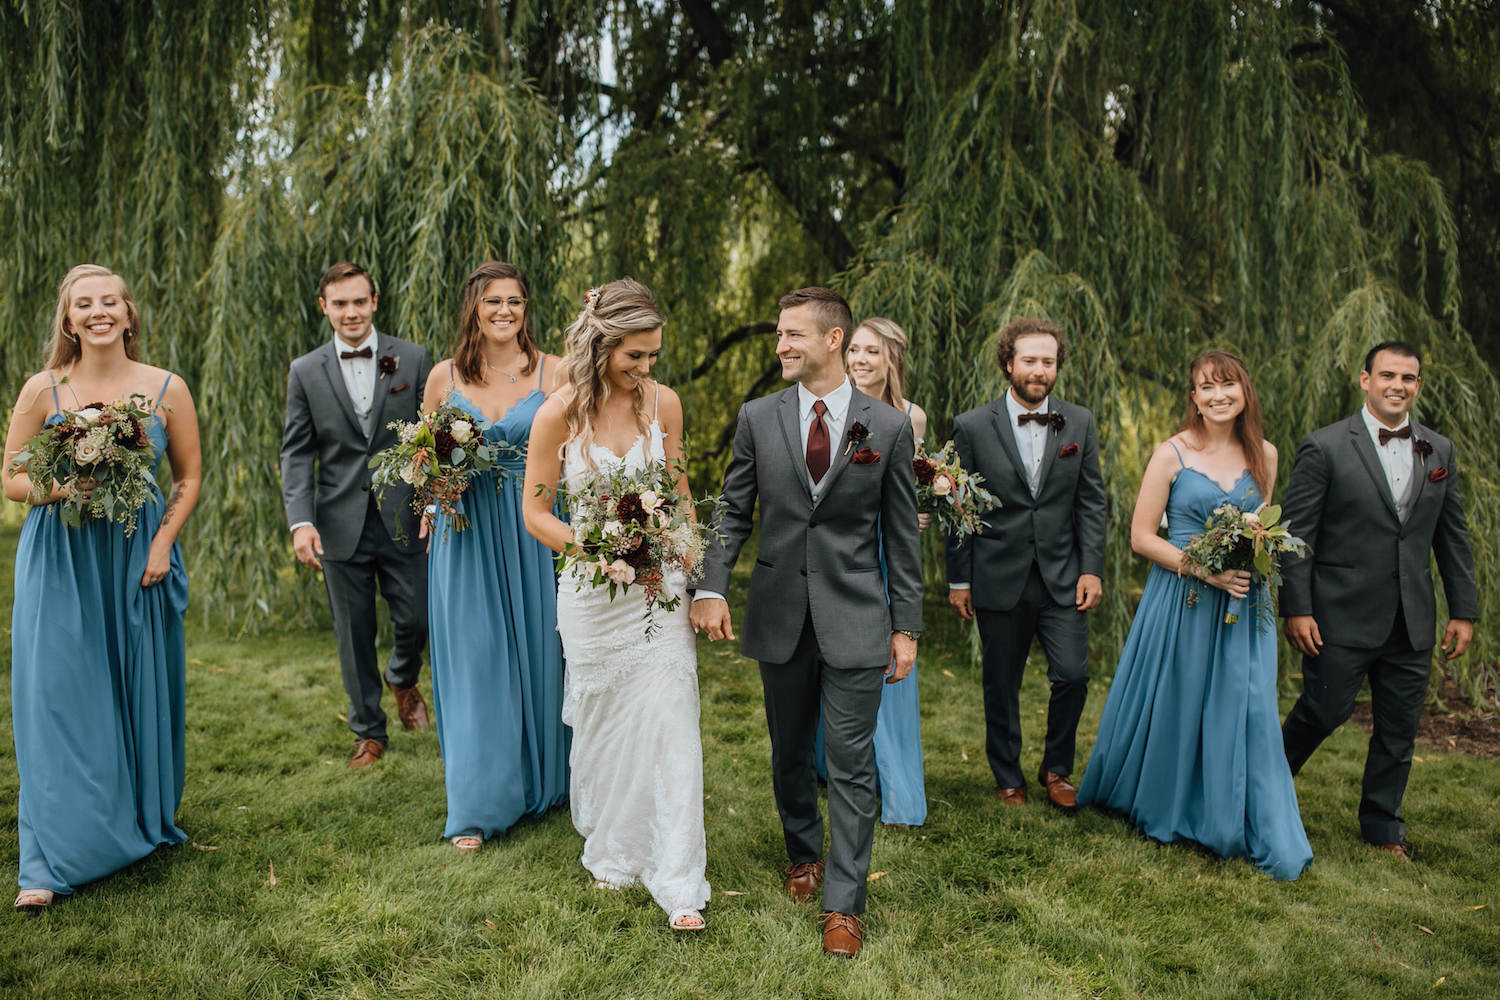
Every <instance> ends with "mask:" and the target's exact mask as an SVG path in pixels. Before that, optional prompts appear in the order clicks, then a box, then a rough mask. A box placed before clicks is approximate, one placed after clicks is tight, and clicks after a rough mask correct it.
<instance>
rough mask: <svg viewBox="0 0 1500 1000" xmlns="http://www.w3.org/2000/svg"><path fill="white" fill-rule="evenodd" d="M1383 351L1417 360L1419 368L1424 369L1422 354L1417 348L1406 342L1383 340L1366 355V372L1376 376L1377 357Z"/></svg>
mask: <svg viewBox="0 0 1500 1000" xmlns="http://www.w3.org/2000/svg"><path fill="white" fill-rule="evenodd" d="M1381 351H1390V352H1391V353H1392V354H1395V355H1399V356H1400V357H1403V358H1416V359H1417V367H1418V368H1421V367H1422V352H1421V351H1419V350H1417V349H1416V347H1415V346H1413V345H1411V344H1408V343H1407V342H1406V341H1404V340H1383V341H1381V342H1380V343H1378V344H1376V345H1375V346H1374V347H1372V348H1370V353H1369V354H1366V355H1365V367H1364V371H1367V372H1370V373H1371V374H1374V372H1375V355H1377V354H1379V353H1380V352H1381Z"/></svg>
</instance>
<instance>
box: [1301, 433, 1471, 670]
mask: <svg viewBox="0 0 1500 1000" xmlns="http://www.w3.org/2000/svg"><path fill="white" fill-rule="evenodd" d="M1411 428H1412V435H1413V438H1414V441H1415V440H1421V441H1426V442H1427V443H1428V444H1430V445H1431V446H1432V454H1430V455H1428V456H1426V457H1425V458H1423V457H1422V456H1421V455H1420V454H1417V450H1416V448H1415V447H1414V448H1413V454H1412V481H1411V494H1410V502H1409V504H1408V507H1407V517H1406V521H1405V523H1403V522H1402V521H1401V520H1400V518H1398V517H1397V515H1396V501H1395V499H1394V498H1393V497H1392V496H1391V490H1390V486H1389V485H1388V484H1387V483H1386V478H1385V470H1384V469H1382V468H1381V465H1380V458H1379V456H1378V455H1377V454H1376V453H1375V444H1374V442H1373V441H1371V440H1370V432H1369V430H1368V429H1367V428H1366V427H1365V423H1364V420H1363V419H1361V417H1360V415H1359V414H1358V413H1356V414H1354V416H1352V417H1350V418H1349V419H1347V420H1341V421H1339V422H1338V423H1336V424H1330V425H1328V426H1327V427H1323V428H1320V429H1319V430H1315V431H1313V432H1312V433H1311V434H1309V435H1307V437H1305V438H1303V439H1302V444H1301V445H1300V446H1299V447H1298V448H1297V463H1296V465H1294V466H1293V467H1292V477H1291V480H1290V482H1289V483H1288V484H1287V488H1286V502H1285V503H1284V504H1283V505H1282V521H1283V522H1284V523H1286V524H1287V525H1288V527H1289V528H1290V529H1291V531H1292V533H1293V534H1294V535H1297V536H1299V537H1301V538H1302V539H1303V540H1305V541H1306V542H1307V543H1308V545H1309V546H1310V547H1311V550H1312V551H1311V552H1310V553H1309V554H1308V555H1307V556H1305V557H1303V558H1301V559H1289V560H1287V562H1286V564H1285V565H1284V566H1283V567H1282V577H1283V582H1282V586H1281V614H1282V616H1283V617H1287V616H1291V615H1312V616H1313V617H1314V618H1315V619H1317V622H1318V631H1319V633H1320V634H1321V635H1322V637H1323V641H1324V642H1327V643H1332V644H1334V645H1337V646H1352V647H1354V648H1356V649H1373V648H1374V647H1376V646H1380V645H1382V644H1383V643H1384V642H1385V641H1386V638H1387V637H1388V636H1389V635H1390V630H1391V627H1392V625H1393V623H1394V622H1395V617H1396V606H1397V603H1398V602H1399V603H1400V606H1401V612H1402V615H1403V617H1404V618H1405V620H1406V621H1405V624H1406V633H1407V637H1408V638H1409V639H1410V640H1411V645H1412V648H1413V649H1416V650H1424V649H1431V648H1432V647H1433V645H1434V643H1435V642H1436V633H1437V601H1436V598H1435V597H1434V595H1433V591H1432V572H1431V556H1436V557H1437V565H1438V573H1440V574H1441V575H1442V578H1443V593H1444V594H1445V595H1446V596H1447V598H1448V615H1449V617H1450V618H1466V619H1470V620H1473V619H1475V618H1477V617H1478V616H1479V595H1478V592H1477V591H1476V590H1475V588H1474V557H1473V555H1472V554H1471V553H1470V551H1469V524H1468V521H1467V520H1466V519H1465V518H1464V508H1463V498H1462V496H1461V495H1460V493H1459V488H1458V456H1457V455H1456V454H1455V453H1454V449H1453V442H1452V441H1449V440H1448V439H1447V438H1445V437H1443V436H1442V435H1441V434H1439V433H1437V432H1436V431H1434V430H1431V429H1430V428H1427V427H1423V426H1421V425H1420V424H1418V423H1417V422H1416V421H1415V420H1414V421H1412V423H1411ZM1434 480H1435V481H1434Z"/></svg>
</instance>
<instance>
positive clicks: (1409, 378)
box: [1359, 351, 1422, 427]
mask: <svg viewBox="0 0 1500 1000" xmlns="http://www.w3.org/2000/svg"><path fill="white" fill-rule="evenodd" d="M1359 387H1360V388H1361V389H1363V390H1364V393H1365V405H1366V406H1368V407H1369V408H1370V412H1371V413H1373V414H1375V418H1376V419H1377V420H1379V421H1380V422H1381V423H1383V424H1385V425H1386V426H1387V427H1398V426H1400V424H1401V421H1402V420H1405V419H1406V415H1407V414H1408V413H1410V412H1411V407H1412V404H1413V403H1415V402H1416V401H1417V390H1418V389H1420V388H1421V387H1422V362H1420V361H1418V360H1417V359H1416V358H1413V357H1410V356H1409V355H1405V354H1397V353H1396V352H1395V351H1381V352H1380V353H1379V354H1377V355H1375V358H1374V360H1372V361H1371V362H1370V370H1369V371H1367V372H1360V373H1359Z"/></svg>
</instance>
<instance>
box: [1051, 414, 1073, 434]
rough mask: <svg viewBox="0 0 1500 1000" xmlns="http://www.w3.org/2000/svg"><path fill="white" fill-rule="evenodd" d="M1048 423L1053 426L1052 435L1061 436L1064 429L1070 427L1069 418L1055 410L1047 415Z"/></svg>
mask: <svg viewBox="0 0 1500 1000" xmlns="http://www.w3.org/2000/svg"><path fill="white" fill-rule="evenodd" d="M1047 423H1049V424H1051V425H1052V433H1054V434H1061V433H1062V429H1063V428H1064V427H1066V426H1068V418H1067V417H1065V416H1063V415H1062V414H1061V413H1058V412H1057V411H1056V410H1053V411H1052V412H1051V413H1049V414H1047Z"/></svg>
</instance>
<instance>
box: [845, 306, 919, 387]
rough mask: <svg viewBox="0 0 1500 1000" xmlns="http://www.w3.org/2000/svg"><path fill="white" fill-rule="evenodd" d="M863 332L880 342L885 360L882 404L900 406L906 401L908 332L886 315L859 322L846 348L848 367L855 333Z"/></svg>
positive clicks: (881, 352) (850, 335) (881, 353)
mask: <svg viewBox="0 0 1500 1000" xmlns="http://www.w3.org/2000/svg"><path fill="white" fill-rule="evenodd" d="M861 330H869V331H870V332H871V333H873V334H874V335H875V337H876V338H877V339H878V340H879V341H880V355H881V357H883V358H884V359H885V389H884V390H882V392H881V396H880V401H881V402H882V403H888V404H889V405H891V406H898V405H899V404H900V403H903V402H905V400H906V343H907V341H906V331H905V330H903V329H901V326H900V324H898V323H897V322H896V321H895V320H893V319H886V318H885V317H884V316H871V317H869V318H868V319H863V320H860V322H859V325H858V326H856V327H855V328H854V332H853V333H851V334H849V340H848V341H847V342H846V343H845V345H844V365H845V367H848V364H849V347H850V346H852V344H853V342H854V334H855V333H858V332H859V331H861Z"/></svg>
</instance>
